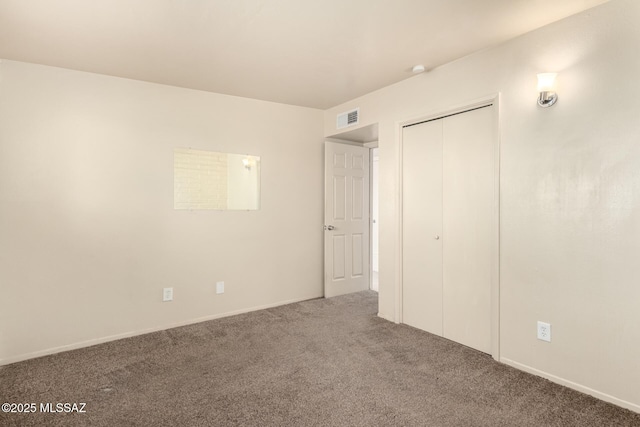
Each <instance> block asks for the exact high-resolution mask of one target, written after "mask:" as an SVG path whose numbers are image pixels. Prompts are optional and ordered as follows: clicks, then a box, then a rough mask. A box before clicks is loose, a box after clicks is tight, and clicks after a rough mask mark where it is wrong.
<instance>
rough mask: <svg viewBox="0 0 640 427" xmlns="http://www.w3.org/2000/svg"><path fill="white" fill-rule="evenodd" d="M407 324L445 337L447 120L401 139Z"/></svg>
mask: <svg viewBox="0 0 640 427" xmlns="http://www.w3.org/2000/svg"><path fill="white" fill-rule="evenodd" d="M402 150H403V152H402V159H403V160H402V172H403V177H402V189H403V190H402V195H403V208H402V212H403V214H402V215H403V218H402V224H403V227H402V242H403V251H402V253H403V262H402V283H403V285H402V307H403V308H402V321H403V323H406V324H408V325H411V326H414V327H416V328H420V329H422V330H425V331H428V332H431V333H433V334H437V335H440V336H441V335H442V239H441V234H442V120H436V121H433V122H427V123H422V124H419V125H415V126H410V127H407V128H404V130H403V137H402Z"/></svg>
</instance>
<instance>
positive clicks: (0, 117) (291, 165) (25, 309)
mask: <svg viewBox="0 0 640 427" xmlns="http://www.w3.org/2000/svg"><path fill="white" fill-rule="evenodd" d="M175 147H192V148H196V149H203V150H212V151H227V152H234V153H250V154H254V155H258V156H261V163H262V164H261V175H262V177H261V208H260V210H258V211H193V212H189V211H186V210H174V209H173V149H174V148H175ZM322 176H323V131H322V112H321V111H320V110H314V109H307V108H300V107H293V106H288V105H281V104H275V103H268V102H262V101H256V100H250V99H245V98H238V97H231V96H225V95H218V94H211V93H205V92H198V91H193V90H187V89H180V88H174V87H168V86H162V85H157V84H150V83H143V82H138V81H132V80H125V79H119V78H113V77H107V76H100V75H95V74H89V73H81V72H75V71H70V70H64V69H57V68H50V67H44V66H37V65H30V64H25V63H18V62H12V61H2V62H1V63H0V288H1V289H0V295H1V297H0V364H4V363H10V362H13V361H17V360H21V359H24V358H28V357H33V356H36V355H39V354H46V353H48V352H52V351H56V350H60V349H64V348H73V347H77V346H82V345H86V344H90V343H93V342H97V341H101V340H106V339H111V338H115V337H118V336H124V335H128V334H136V333H140V332H142V331H147V330H153V329H162V328H166V327H169V326H171V325H176V324H182V323H188V322H192V321H195V320H197V319H202V318H208V317H216V316H221V315H224V314H229V313H232V312H237V311H244V310H249V309H252V308H258V307H264V306H269V305H277V304H281V303H285V302H288V301H296V300H304V299H309V298H314V297H319V296H321V295H322V292H323V291H322V271H323V269H322V237H323V236H322V228H321V224H322V212H323V208H322V201H323V199H322V194H323V190H322V189H323V183H322ZM218 280H224V281H225V282H226V292H225V294H223V295H216V294H215V282H216V281H218ZM163 287H174V293H175V295H174V301H173V302H171V303H163V302H161V295H162V288H163Z"/></svg>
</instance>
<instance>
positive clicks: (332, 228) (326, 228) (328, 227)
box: [324, 225, 336, 231]
mask: <svg viewBox="0 0 640 427" xmlns="http://www.w3.org/2000/svg"><path fill="white" fill-rule="evenodd" d="M324 229H325V230H329V231H331V230H335V229H336V228H335V227H334V226H333V225H325V226H324Z"/></svg>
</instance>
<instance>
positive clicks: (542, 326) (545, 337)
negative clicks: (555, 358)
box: [538, 321, 551, 342]
mask: <svg viewBox="0 0 640 427" xmlns="http://www.w3.org/2000/svg"><path fill="white" fill-rule="evenodd" d="M538 339H539V340H542V341H546V342H551V324H550V323H545V322H540V321H538Z"/></svg>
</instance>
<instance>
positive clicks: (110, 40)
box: [0, 0, 608, 109]
mask: <svg viewBox="0 0 640 427" xmlns="http://www.w3.org/2000/svg"><path fill="white" fill-rule="evenodd" d="M607 1H608V0H91V1H89V0H56V1H51V0H0V58H4V59H12V60H18V61H25V62H33V63H39V64H46V65H52V66H57V67H64V68H70V69H74V70H83V71H90V72H94V73H101V74H108V75H112V76H119V77H127V78H131V79H138V80H146V81H150V82H157V83H163V84H168V85H174V86H181V87H187V88H193V89H200V90H206V91H211V92H218V93H225V94H231V95H238V96H244V97H249V98H256V99H263V100H269V101H275V102H282V103H287V104H294V105H301V106H307V107H314V108H321V109H326V108H329V107H332V106H335V105H338V104H340V103H342V102H345V101H347V100H350V99H353V98H355V97H358V96H360V95H364V94H366V93H368V92H371V91H373V90H376V89H379V88H381V87H384V86H387V85H389V84H392V83H395V82H398V81H400V80H403V79H405V78H407V77H410V76H411V75H412V74H411V72H410V69H411V67H412V66H413V65H415V64H424V65H425V66H426V68H427V69H431V68H434V67H437V66H439V65H442V64H444V63H447V62H450V61H452V60H454V59H457V58H460V57H462V56H465V55H468V54H470V53H472V52H475V51H478V50H481V49H484V48H486V47H489V46H493V45H496V44H498V43H501V42H503V41H505V40H508V39H510V38H513V37H515V36H517V35H519V34H523V33H525V32H528V31H531V30H533V29H535V28H538V27H541V26H543V25H546V24H548V23H551V22H553V21H557V20H559V19H561V18H564V17H566V16H569V15H572V14H575V13H578V12H580V11H582V10H585V9H588V8H590V7H593V6H595V5H598V4H601V3H605V2H607Z"/></svg>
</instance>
